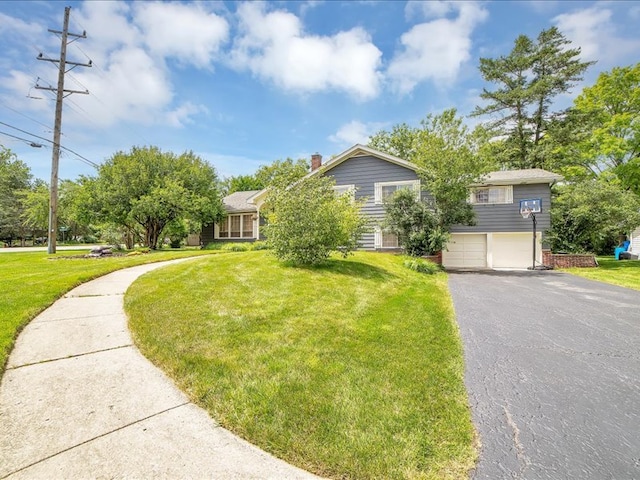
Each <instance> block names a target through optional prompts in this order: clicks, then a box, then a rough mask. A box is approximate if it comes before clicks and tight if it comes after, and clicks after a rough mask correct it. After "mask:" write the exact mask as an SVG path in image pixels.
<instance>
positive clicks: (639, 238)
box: [629, 227, 640, 255]
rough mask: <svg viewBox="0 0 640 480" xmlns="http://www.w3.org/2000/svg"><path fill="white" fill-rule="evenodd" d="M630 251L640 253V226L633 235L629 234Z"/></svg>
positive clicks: (635, 253)
mask: <svg viewBox="0 0 640 480" xmlns="http://www.w3.org/2000/svg"><path fill="white" fill-rule="evenodd" d="M629 241H630V242H631V244H630V245H629V251H630V252H631V253H633V254H634V255H640V227H638V228H636V229H635V230H634V231H633V232H631V235H629Z"/></svg>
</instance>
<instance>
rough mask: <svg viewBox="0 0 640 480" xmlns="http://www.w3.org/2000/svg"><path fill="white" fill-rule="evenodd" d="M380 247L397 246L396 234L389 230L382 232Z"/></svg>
mask: <svg viewBox="0 0 640 480" xmlns="http://www.w3.org/2000/svg"><path fill="white" fill-rule="evenodd" d="M382 248H398V236H397V235H396V234H395V233H391V232H384V231H383V232H382Z"/></svg>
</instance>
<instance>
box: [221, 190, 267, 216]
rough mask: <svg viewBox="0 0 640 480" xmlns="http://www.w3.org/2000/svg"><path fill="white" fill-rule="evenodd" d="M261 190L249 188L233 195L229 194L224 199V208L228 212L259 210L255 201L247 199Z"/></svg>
mask: <svg viewBox="0 0 640 480" xmlns="http://www.w3.org/2000/svg"><path fill="white" fill-rule="evenodd" d="M259 191H260V190H247V191H245V192H234V193H232V194H231V195H227V196H226V197H224V198H223V199H222V203H223V204H224V209H225V211H226V212H227V213H241V212H257V211H258V209H257V208H256V206H255V205H254V204H253V203H248V202H247V200H248V199H249V198H250V197H253V196H254V195H255V194H256V193H258V192H259Z"/></svg>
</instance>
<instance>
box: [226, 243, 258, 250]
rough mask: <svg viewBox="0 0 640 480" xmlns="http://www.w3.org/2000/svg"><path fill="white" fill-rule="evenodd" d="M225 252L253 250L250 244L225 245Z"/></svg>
mask: <svg viewBox="0 0 640 480" xmlns="http://www.w3.org/2000/svg"><path fill="white" fill-rule="evenodd" d="M220 250H223V251H225V252H248V251H249V250H251V244H250V243H225V244H224V245H222V248H221V249H220Z"/></svg>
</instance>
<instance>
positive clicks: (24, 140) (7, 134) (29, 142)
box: [0, 132, 44, 148]
mask: <svg viewBox="0 0 640 480" xmlns="http://www.w3.org/2000/svg"><path fill="white" fill-rule="evenodd" d="M0 135H5V136H7V137H11V138H15V139H16V140H22V141H23V142H25V143H27V144H29V146H31V147H34V148H41V147H44V145H42V144H40V143H35V142H32V141H31V140H29V139H27V138H22V137H17V136H15V135H11V134H10V133H7V132H0Z"/></svg>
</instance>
